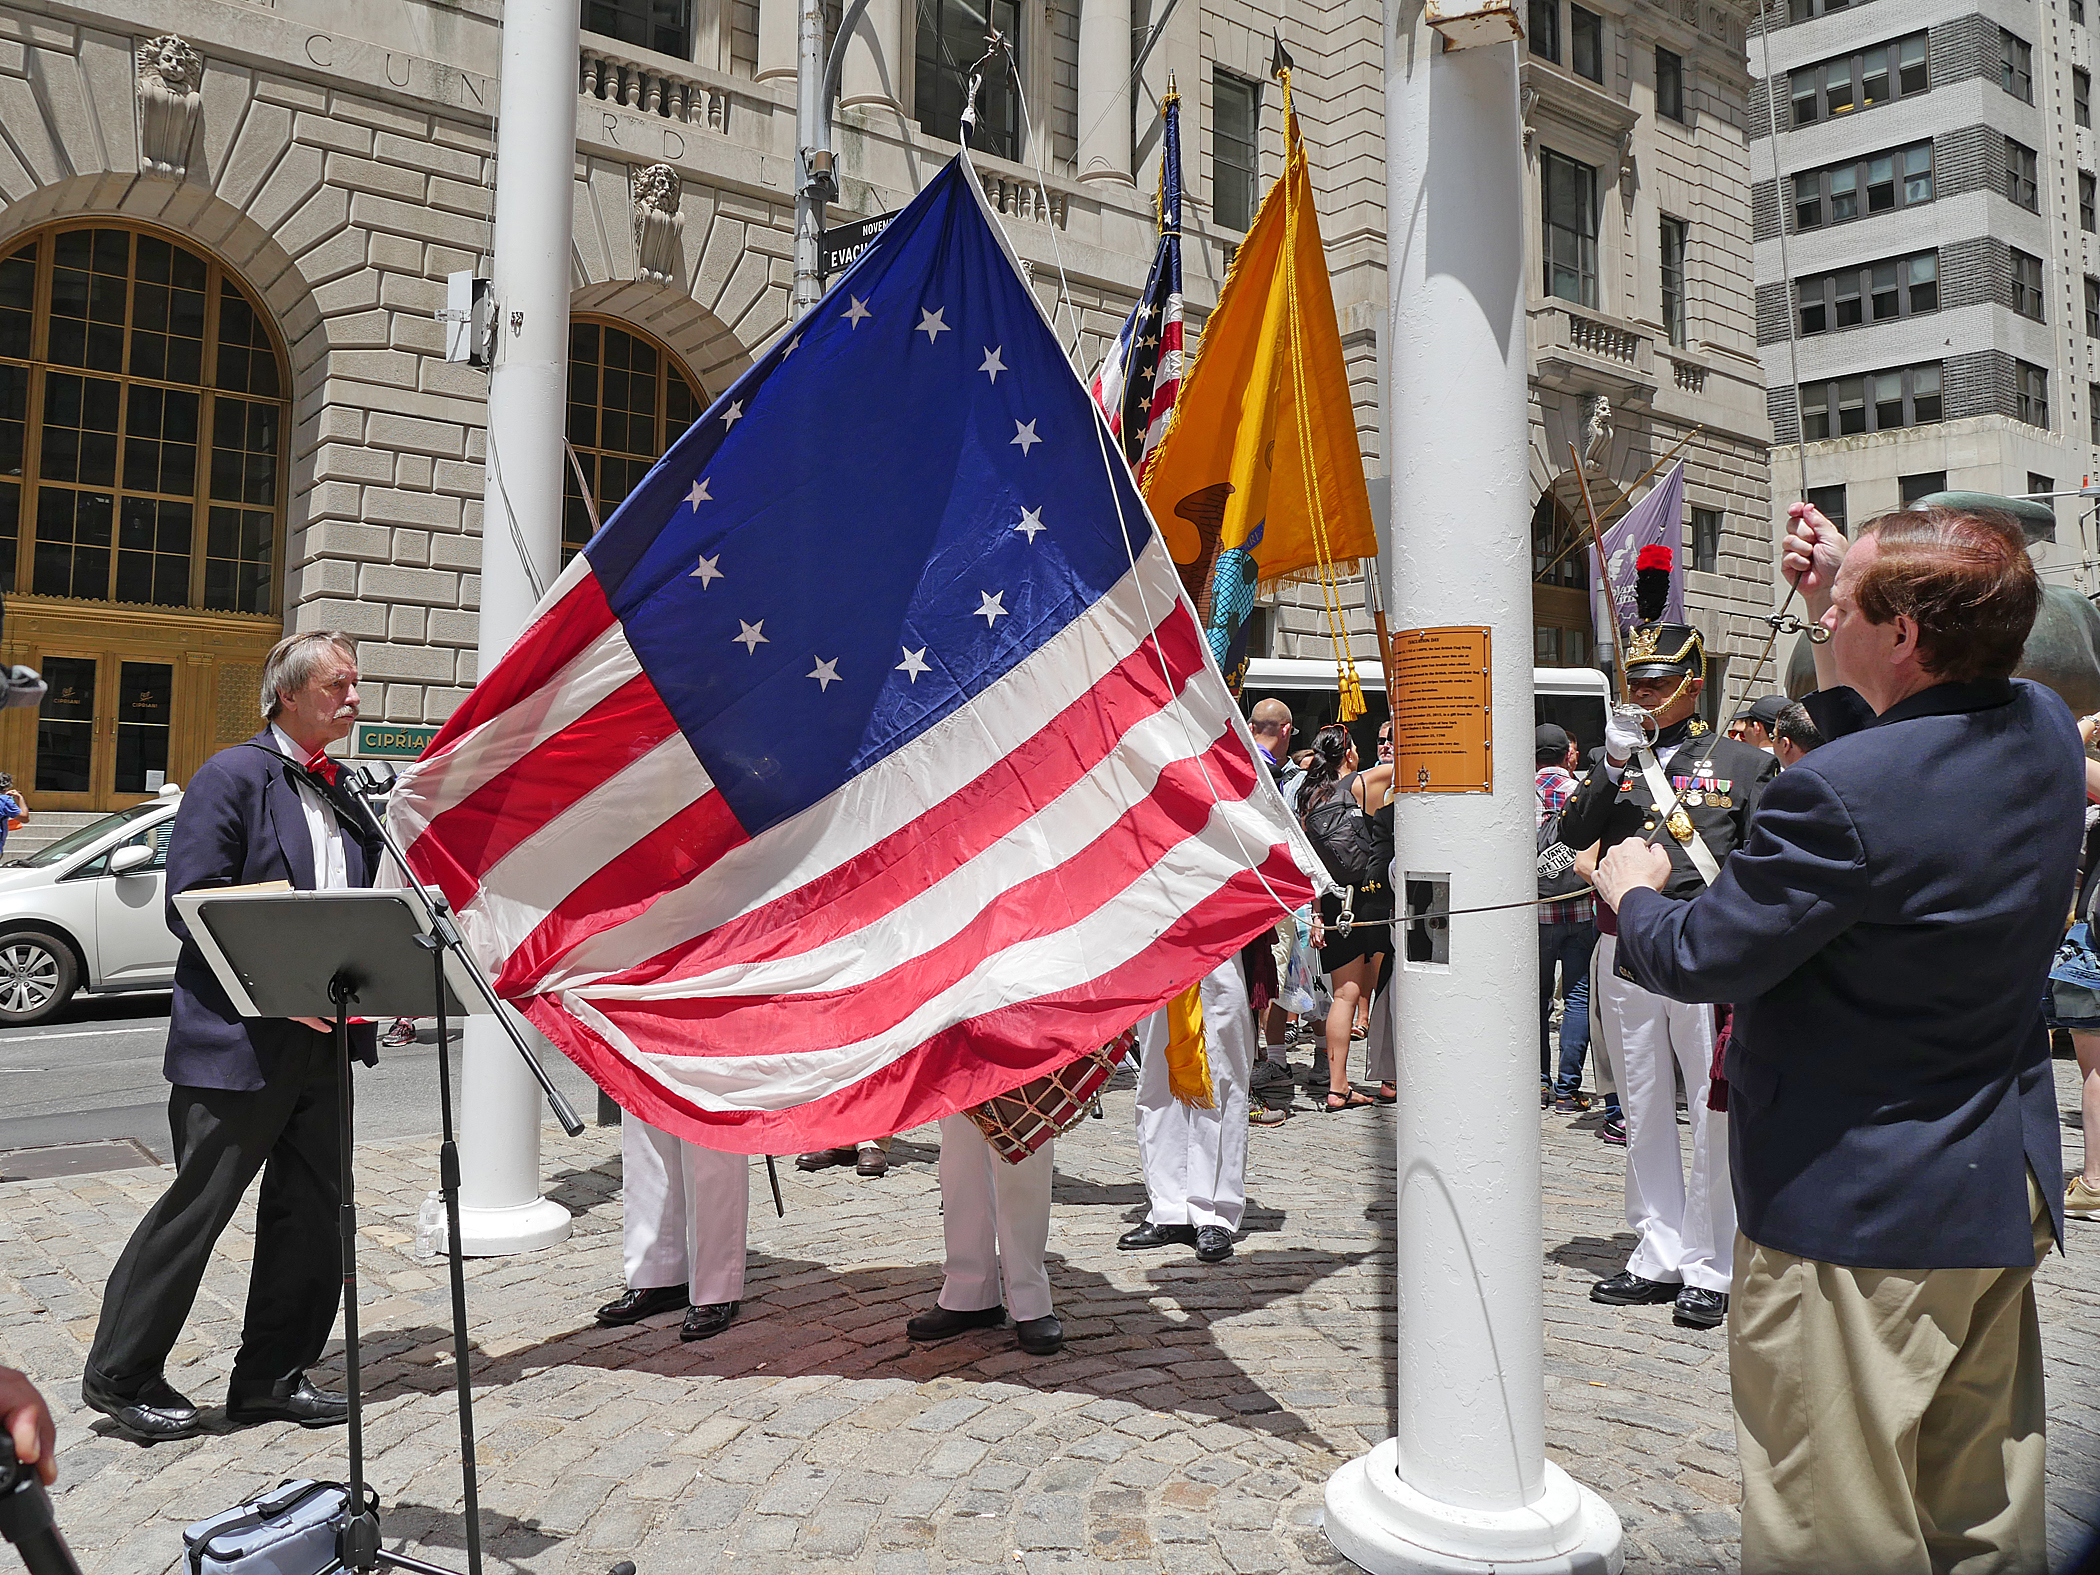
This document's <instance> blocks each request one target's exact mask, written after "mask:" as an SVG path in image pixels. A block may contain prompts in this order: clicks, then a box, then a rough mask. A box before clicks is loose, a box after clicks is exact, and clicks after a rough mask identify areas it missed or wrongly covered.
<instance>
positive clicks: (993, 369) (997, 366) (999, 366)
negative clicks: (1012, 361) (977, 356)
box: [977, 345, 1006, 386]
mask: <svg viewBox="0 0 2100 1575" xmlns="http://www.w3.org/2000/svg"><path fill="white" fill-rule="evenodd" d="M977 370H978V371H980V372H982V373H983V374H984V375H985V376H986V377H988V378H990V379H991V380H992V383H993V385H994V386H996V385H997V384H998V382H999V374H1000V373H1001V372H1003V371H1005V370H1006V363H1005V362H1004V361H1002V360H1000V359H999V346H997V345H986V346H985V347H984V365H983V366H980V367H979V368H978V369H977Z"/></svg>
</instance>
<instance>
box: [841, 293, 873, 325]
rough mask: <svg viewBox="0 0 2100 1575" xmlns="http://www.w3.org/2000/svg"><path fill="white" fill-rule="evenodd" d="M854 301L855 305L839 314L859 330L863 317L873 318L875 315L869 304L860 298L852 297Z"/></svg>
mask: <svg viewBox="0 0 2100 1575" xmlns="http://www.w3.org/2000/svg"><path fill="white" fill-rule="evenodd" d="M852 301H853V304H852V305H851V306H849V307H847V308H846V309H845V310H844V311H843V312H841V313H839V316H841V317H843V318H845V319H846V321H847V322H848V323H849V324H850V325H852V326H853V327H855V328H858V327H859V326H860V320H861V319H862V318H863V317H873V316H874V315H875V314H874V313H873V312H871V311H869V310H868V303H867V302H866V301H863V300H862V299H861V298H860V297H859V296H857V295H856V296H854V297H852Z"/></svg>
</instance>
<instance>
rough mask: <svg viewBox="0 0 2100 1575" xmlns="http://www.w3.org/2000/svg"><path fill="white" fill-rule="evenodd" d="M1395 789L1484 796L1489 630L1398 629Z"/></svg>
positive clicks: (1490, 767) (1488, 773)
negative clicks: (1480, 794) (1482, 794)
mask: <svg viewBox="0 0 2100 1575" xmlns="http://www.w3.org/2000/svg"><path fill="white" fill-rule="evenodd" d="M1393 687H1394V691H1395V693H1394V695H1393V789H1394V791H1395V792H1399V793H1486V792H1489V791H1491V790H1492V787H1493V783H1494V762H1493V761H1492V760H1491V759H1490V758H1489V755H1488V720H1489V717H1488V631H1487V630H1486V629H1484V628H1448V629H1402V630H1400V631H1399V632H1398V633H1397V634H1395V635H1394V636H1393Z"/></svg>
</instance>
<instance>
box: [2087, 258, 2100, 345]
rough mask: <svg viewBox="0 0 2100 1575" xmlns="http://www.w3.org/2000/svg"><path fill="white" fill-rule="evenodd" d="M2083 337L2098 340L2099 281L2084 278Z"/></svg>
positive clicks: (2099, 331)
mask: <svg viewBox="0 0 2100 1575" xmlns="http://www.w3.org/2000/svg"><path fill="white" fill-rule="evenodd" d="M2085 336H2086V338H2088V339H2100V279H2095V278H2094V277H2093V276H2092V275H2091V274H2087V275H2086V278H2085Z"/></svg>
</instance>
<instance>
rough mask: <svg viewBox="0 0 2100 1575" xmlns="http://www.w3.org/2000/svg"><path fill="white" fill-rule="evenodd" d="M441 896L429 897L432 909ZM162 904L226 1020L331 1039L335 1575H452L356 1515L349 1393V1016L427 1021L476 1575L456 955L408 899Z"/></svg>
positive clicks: (358, 1400) (357, 1425)
mask: <svg viewBox="0 0 2100 1575" xmlns="http://www.w3.org/2000/svg"><path fill="white" fill-rule="evenodd" d="M441 900H442V899H436V901H441ZM175 906H176V907H177V908H178V909H179V910H180V911H181V912H182V914H183V917H184V918H185V919H186V920H187V921H188V923H189V927H190V934H191V936H192V937H193V938H194V939H195V940H196V942H197V945H198V949H199V950H200V951H201V952H202V953H203V954H204V958H205V960H206V961H207V962H208V963H210V965H211V969H212V972H213V973H214V974H215V975H217V977H218V980H219V983H220V984H221V985H222V986H224V987H225V990H226V993H227V995H228V996H229V997H230V998H231V999H232V1001H233V1003H234V1006H235V1008H236V1010H238V1011H239V1012H240V1013H241V1014H242V1015H243V1016H253V1017H316V1018H329V1019H332V1020H333V1021H334V1024H335V1028H334V1034H335V1051H336V1056H335V1061H336V1083H337V1089H338V1095H339V1100H338V1102H339V1104H340V1106H341V1113H340V1129H339V1130H340V1135H341V1142H342V1150H343V1153H342V1176H341V1185H342V1190H343V1199H342V1209H341V1214H340V1223H341V1230H342V1240H343V1366H344V1371H345V1375H346V1379H347V1382H346V1389H347V1397H348V1400H349V1406H350V1418H349V1421H350V1481H349V1488H350V1504H349V1519H348V1521H347V1522H346V1524H345V1526H344V1528H343V1531H342V1534H341V1537H340V1538H339V1541H338V1545H337V1554H336V1556H337V1558H338V1559H339V1561H340V1562H341V1564H342V1566H343V1567H344V1568H346V1569H355V1570H372V1569H375V1568H377V1567H378V1566H380V1565H388V1566H391V1567H393V1568H396V1569H403V1570H413V1571H416V1572H418V1575H451V1572H450V1571H447V1570H446V1569H444V1568H443V1566H441V1565H436V1564H427V1563H425V1562H424V1561H422V1560H421V1559H416V1558H411V1557H410V1556H408V1555H407V1554H405V1553H389V1552H388V1551H387V1550H386V1549H384V1548H382V1547H381V1546H380V1545H379V1519H378V1515H377V1513H376V1512H375V1511H374V1510H368V1509H366V1508H365V1487H364V1406H363V1397H362V1395H361V1394H360V1392H359V1387H358V1385H359V1365H358V1362H359V1354H358V1329H357V1198H356V1190H355V1186H356V1182H355V1174H354V1166H353V1161H352V1139H353V1134H354V1127H355V1123H354V1122H353V1120H352V1107H351V1080H350V1009H351V1007H352V1006H355V1007H357V1008H358V1011H359V1013H360V1015H362V1016H368V1017H435V1018H436V1019H437V1025H438V1091H439V1101H440V1106H441V1109H442V1111H443V1125H444V1141H443V1144H442V1146H441V1147H440V1150H439V1162H438V1184H439V1187H440V1189H441V1191H442V1192H443V1194H444V1201H445V1224H446V1230H447V1233H448V1234H449V1236H450V1238H451V1241H450V1258H451V1270H452V1349H453V1362H454V1366H455V1367H456V1369H457V1374H456V1376H457V1382H458V1391H459V1433H460V1451H461V1454H460V1474H461V1477H462V1478H463V1480H464V1484H465V1489H466V1495H465V1496H466V1537H467V1568H468V1570H469V1572H470V1575H481V1506H480V1496H479V1485H478V1482H477V1480H476V1470H475V1462H474V1397H473V1390H472V1386H471V1381H470V1377H469V1373H468V1366H467V1296H466V1269H465V1264H464V1260H463V1258H462V1255H461V1251H460V1233H459V1151H458V1149H457V1147H456V1146H455V1145H454V1142H453V1137H452V1077H451V1067H450V1064H449V1059H448V1054H447V1045H446V1032H447V1019H448V1018H450V1017H454V1016H459V1015H462V1014H463V1013H464V1012H465V1011H466V1010H467V1008H466V1006H464V1005H463V1004H462V1003H463V1002H475V1004H477V1005H478V1004H480V1003H479V1001H478V999H477V993H476V992H474V991H473V990H471V989H469V990H465V991H456V987H455V981H454V980H453V979H451V978H448V973H449V972H450V971H451V968H450V967H449V966H448V963H455V962H456V961H457V957H456V953H454V952H453V951H451V950H450V948H448V947H447V946H446V945H445V943H444V941H443V940H442V939H441V938H440V937H439V936H438V935H435V934H433V933H432V930H433V927H434V924H435V923H437V922H439V920H440V910H439V909H438V908H437V907H436V906H435V905H434V901H433V899H432V898H431V897H430V896H429V894H428V893H411V892H408V891H371V890H365V889H351V890H336V891H227V890H223V889H222V890H213V889H211V888H208V887H207V888H203V889H199V890H196V891H187V892H180V893H177V895H176V897H175Z"/></svg>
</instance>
